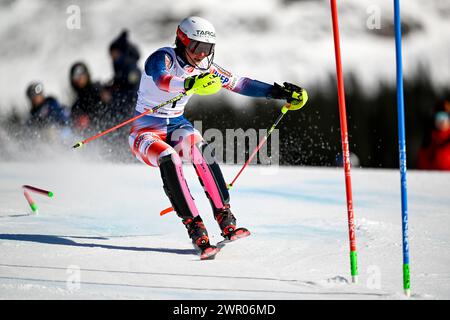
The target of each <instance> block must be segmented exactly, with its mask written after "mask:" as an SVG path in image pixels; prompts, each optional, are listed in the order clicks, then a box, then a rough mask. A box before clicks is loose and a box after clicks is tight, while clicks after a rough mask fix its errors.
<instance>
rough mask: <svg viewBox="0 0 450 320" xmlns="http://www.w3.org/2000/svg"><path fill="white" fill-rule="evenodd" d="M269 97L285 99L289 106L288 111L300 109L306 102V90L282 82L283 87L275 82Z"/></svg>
mask: <svg viewBox="0 0 450 320" xmlns="http://www.w3.org/2000/svg"><path fill="white" fill-rule="evenodd" d="M269 96H270V97H271V98H274V99H286V101H287V102H288V103H290V104H291V105H290V107H289V108H288V109H289V110H298V109H301V108H302V107H303V106H304V105H305V104H306V102H307V101H308V93H307V92H306V90H305V89H303V88H301V87H299V86H296V85H295V84H292V83H289V82H284V83H283V86H280V85H279V84H278V83H276V82H275V83H274V85H273V87H272V91H271V92H270V94H269Z"/></svg>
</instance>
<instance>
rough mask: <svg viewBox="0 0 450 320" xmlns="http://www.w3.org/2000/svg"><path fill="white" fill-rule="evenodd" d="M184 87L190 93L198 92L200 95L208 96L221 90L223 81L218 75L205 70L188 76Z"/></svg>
mask: <svg viewBox="0 0 450 320" xmlns="http://www.w3.org/2000/svg"><path fill="white" fill-rule="evenodd" d="M184 89H185V90H186V94H188V95H189V94H193V93H196V94H198V95H200V96H206V95H209V94H214V93H217V92H219V90H220V89H222V83H221V82H220V78H219V77H218V76H217V75H215V74H211V73H208V72H205V73H202V74H199V75H197V76H193V77H188V78H186V79H185V80H184Z"/></svg>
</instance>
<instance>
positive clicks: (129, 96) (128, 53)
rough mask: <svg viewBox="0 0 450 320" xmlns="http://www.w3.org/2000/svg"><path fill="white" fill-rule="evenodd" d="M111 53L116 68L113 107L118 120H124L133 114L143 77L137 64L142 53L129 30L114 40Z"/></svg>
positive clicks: (112, 87)
mask: <svg viewBox="0 0 450 320" xmlns="http://www.w3.org/2000/svg"><path fill="white" fill-rule="evenodd" d="M109 54H110V57H111V60H112V64H113V68H114V78H113V79H112V84H111V92H112V97H113V107H112V109H113V112H114V114H115V115H116V118H117V120H123V119H124V118H126V117H129V116H131V115H132V114H133V110H134V104H135V102H136V92H137V90H138V89H139V82H140V79H141V70H140V69H139V67H138V66H137V63H138V61H139V58H140V54H139V51H138V49H137V48H136V46H135V45H133V44H132V43H130V42H129V40H128V31H127V30H124V31H122V33H121V34H120V35H119V36H118V37H117V38H116V39H114V40H113V42H112V43H111V45H110V46H109Z"/></svg>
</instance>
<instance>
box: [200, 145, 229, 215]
mask: <svg viewBox="0 0 450 320" xmlns="http://www.w3.org/2000/svg"><path fill="white" fill-rule="evenodd" d="M204 155H205V156H206V158H205V156H204ZM191 157H192V160H193V164H194V168H195V172H196V173H197V175H198V178H199V180H200V183H201V185H202V186H203V189H204V190H205V193H206V196H207V197H208V199H209V201H210V203H211V206H212V207H213V210H214V212H215V213H216V212H217V211H219V210H221V209H222V208H223V207H224V206H225V205H226V204H228V203H229V201H230V194H229V193H228V188H227V184H226V183H225V180H224V178H223V175H222V171H221V170H220V167H219V165H218V163H217V162H216V161H215V159H214V155H213V154H212V152H211V150H210V148H209V147H208V144H206V143H205V142H202V143H199V144H194V145H192V148H191Z"/></svg>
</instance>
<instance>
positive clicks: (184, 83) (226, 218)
mask: <svg viewBox="0 0 450 320" xmlns="http://www.w3.org/2000/svg"><path fill="white" fill-rule="evenodd" d="M215 43H216V33H215V29H214V27H213V25H212V24H211V23H210V22H208V21H207V20H205V19H203V18H200V17H188V18H185V19H183V20H182V21H181V23H180V24H179V26H178V28H177V32H176V39H175V48H172V47H164V48H160V49H158V50H156V51H155V52H154V53H152V54H151V55H150V56H149V57H148V58H147V60H146V62H145V70H144V72H143V73H142V76H141V82H140V86H139V91H138V100H137V103H136V115H139V114H141V113H142V112H145V111H147V110H148V109H150V108H153V107H155V106H157V105H158V104H160V103H162V102H164V101H167V100H169V99H172V98H174V97H175V96H177V95H179V94H180V93H184V92H193V93H196V94H199V95H208V94H213V93H216V92H217V91H218V89H220V88H221V87H223V88H226V89H228V90H230V91H233V92H237V93H239V94H242V95H246V96H251V97H266V98H273V99H286V100H287V101H288V102H290V103H291V107H290V108H289V110H298V109H300V108H301V107H303V106H304V105H305V103H306V101H307V99H308V96H307V93H306V91H305V90H304V89H302V88H300V87H298V86H296V85H293V84H290V83H286V82H285V83H284V85H283V86H280V85H278V84H276V83H275V84H274V85H269V84H266V83H263V82H260V81H257V80H252V79H249V78H246V77H238V76H236V75H233V74H231V73H230V72H228V71H226V70H225V69H223V68H222V67H220V66H219V65H217V64H215V63H214V46H215ZM189 98H190V95H186V96H184V97H183V98H182V99H180V100H178V101H177V102H175V103H173V104H172V105H168V106H165V107H162V108H160V109H158V110H157V111H155V112H154V113H152V114H149V115H146V116H143V117H141V118H139V119H137V120H135V121H134V122H133V124H132V128H131V132H130V137H129V143H130V147H131V151H132V153H133V154H134V155H135V156H136V158H137V159H138V160H140V161H142V162H144V163H145V164H147V165H149V166H152V167H159V169H160V172H161V177H162V181H163V188H164V191H165V193H166V195H167V196H168V198H169V200H170V202H171V204H172V207H173V209H174V210H175V212H176V214H177V215H178V216H179V217H180V218H181V219H182V222H183V224H184V225H185V226H186V228H187V231H188V234H189V237H190V238H191V240H192V242H193V244H194V246H195V247H196V248H197V249H199V251H200V253H201V259H208V258H213V257H214V255H215V254H216V253H217V252H218V250H219V249H218V248H217V247H215V246H212V245H211V244H210V242H209V238H208V232H207V230H206V228H205V225H204V224H203V221H202V218H201V217H200V215H199V212H198V210H197V207H196V205H195V202H194V199H193V198H192V196H191V194H190V191H189V188H188V186H187V183H186V180H185V178H184V176H183V169H182V158H190V159H191V160H192V162H193V164H194V168H195V171H196V173H197V175H198V177H199V179H200V183H201V184H202V186H203V188H204V190H205V193H206V195H207V197H208V199H209V201H210V203H211V206H212V210H213V214H214V218H215V220H216V221H217V222H218V224H219V227H220V229H221V230H222V236H223V237H224V238H225V239H227V240H231V241H233V240H236V239H238V238H240V237H244V236H248V235H249V234H250V232H249V231H248V230H247V229H245V228H236V218H235V217H234V215H233V214H232V213H231V211H230V203H229V202H230V195H229V193H228V190H227V185H226V183H225V180H224V178H223V176H222V173H221V170H220V168H219V165H218V164H217V162H215V161H214V159H213V158H212V157H211V156H210V153H208V151H207V148H208V145H207V143H206V142H205V141H204V140H203V138H202V136H201V135H200V133H199V132H198V131H197V130H196V129H194V127H193V125H192V124H191V122H189V121H188V120H187V119H186V118H185V117H184V115H183V112H184V107H185V106H186V104H187V102H188V100H189ZM205 155H208V156H207V158H208V159H205Z"/></svg>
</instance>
